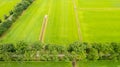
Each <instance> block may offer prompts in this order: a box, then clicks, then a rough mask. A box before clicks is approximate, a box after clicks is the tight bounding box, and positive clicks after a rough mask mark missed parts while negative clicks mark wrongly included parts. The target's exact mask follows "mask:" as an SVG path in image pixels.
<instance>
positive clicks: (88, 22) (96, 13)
mask: <svg viewBox="0 0 120 67" xmlns="http://www.w3.org/2000/svg"><path fill="white" fill-rule="evenodd" d="M76 3H79V6H78V12H79V19H80V24H81V30H82V37H83V41H86V42H120V9H116V8H120V1H119V0H99V1H98V0H92V1H90V2H89V1H88V2H86V0H79V2H78V1H76ZM79 8H83V9H79ZM88 8H89V9H88ZM94 8H95V9H94ZM99 8H100V9H99Z"/></svg>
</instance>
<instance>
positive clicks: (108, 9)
mask: <svg viewBox="0 0 120 67" xmlns="http://www.w3.org/2000/svg"><path fill="white" fill-rule="evenodd" d="M77 9H78V10H92V11H95V10H96V11H113V10H120V8H77Z"/></svg>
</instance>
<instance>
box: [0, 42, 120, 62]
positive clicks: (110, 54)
mask: <svg viewBox="0 0 120 67" xmlns="http://www.w3.org/2000/svg"><path fill="white" fill-rule="evenodd" d="M74 59H76V60H77V61H80V60H120V43H114V42H113V43H80V42H75V43H72V44H70V45H69V46H68V47H66V46H62V45H55V44H42V43H40V42H35V43H33V44H29V43H26V42H23V41H20V42H18V43H16V44H12V43H11V44H1V45H0V61H72V60H74Z"/></svg>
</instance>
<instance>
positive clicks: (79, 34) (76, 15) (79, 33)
mask: <svg viewBox="0 0 120 67" xmlns="http://www.w3.org/2000/svg"><path fill="white" fill-rule="evenodd" d="M72 2H73V5H74V11H75V17H76V23H77V26H78V36H79V40H80V42H82V32H81V29H80V21H79V17H78V11H77V7H76V3H75V0H72Z"/></svg>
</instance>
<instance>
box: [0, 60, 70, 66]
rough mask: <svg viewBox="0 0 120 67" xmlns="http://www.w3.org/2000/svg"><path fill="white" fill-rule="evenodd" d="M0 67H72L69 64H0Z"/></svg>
mask: <svg viewBox="0 0 120 67" xmlns="http://www.w3.org/2000/svg"><path fill="white" fill-rule="evenodd" d="M0 67H72V64H71V62H34V61H33V62H0Z"/></svg>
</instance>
